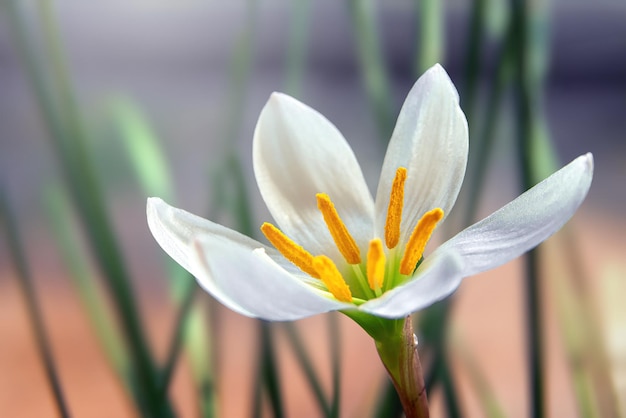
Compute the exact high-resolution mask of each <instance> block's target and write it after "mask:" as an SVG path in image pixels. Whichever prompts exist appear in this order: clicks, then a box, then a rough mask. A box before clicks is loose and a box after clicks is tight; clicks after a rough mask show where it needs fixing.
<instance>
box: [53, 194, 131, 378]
mask: <svg viewBox="0 0 626 418" xmlns="http://www.w3.org/2000/svg"><path fill="white" fill-rule="evenodd" d="M44 208H45V209H46V213H47V214H48V216H49V220H50V222H49V225H50V228H51V229H52V232H53V236H54V238H55V240H56V243H57V248H58V249H59V250H60V251H61V255H62V257H63V260H64V262H65V265H66V266H67V267H68V269H69V272H70V274H69V277H70V279H71V281H72V284H73V285H74V288H75V289H76V291H77V293H78V295H79V297H80V300H81V303H82V305H83V309H85V311H86V312H87V318H88V319H89V322H90V324H91V327H92V329H93V330H94V331H95V333H96V336H97V338H98V341H99V343H100V345H101V347H102V348H103V350H104V353H105V355H106V357H107V360H108V361H109V363H110V364H111V366H112V367H113V369H114V370H115V371H116V372H117V374H118V376H120V377H121V378H122V380H123V382H124V384H125V386H126V388H127V389H128V390H130V389H131V388H132V387H133V383H132V379H133V378H132V377H131V375H132V372H131V369H132V368H131V367H130V364H129V363H130V360H129V358H128V353H127V350H126V347H125V346H124V342H123V340H122V338H121V336H120V334H119V331H118V329H117V326H116V324H115V322H114V320H113V318H111V315H110V313H109V311H108V309H107V306H106V302H105V301H104V299H103V298H102V295H101V294H100V293H99V292H98V286H97V283H96V282H95V280H94V272H93V271H92V270H91V268H90V266H89V264H88V263H87V261H86V260H87V255H86V254H85V253H84V250H83V249H82V248H81V247H80V246H79V245H77V237H76V235H75V225H74V224H73V222H72V220H71V217H70V214H71V213H72V210H71V208H70V206H69V202H67V198H66V196H65V194H64V193H63V190H62V189H61V187H60V185H53V186H48V187H46V189H45V193H44Z"/></svg>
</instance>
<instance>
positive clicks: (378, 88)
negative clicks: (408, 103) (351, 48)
mask: <svg viewBox="0 0 626 418" xmlns="http://www.w3.org/2000/svg"><path fill="white" fill-rule="evenodd" d="M348 4H349V6H350V7H349V9H350V16H351V18H352V24H353V27H354V33H355V38H356V39H355V40H356V43H357V49H358V53H359V59H360V61H361V71H362V72H363V77H364V79H365V91H366V93H367V96H368V101H369V102H370V105H371V107H372V109H373V111H374V117H375V119H376V126H377V128H378V131H379V135H380V138H381V140H383V141H385V142H386V141H388V140H389V138H390V137H391V131H392V130H393V123H394V118H393V109H394V106H393V100H392V96H391V86H390V82H389V76H388V74H387V70H386V68H385V65H384V60H383V56H382V52H381V50H380V48H381V46H380V40H379V33H378V30H377V27H376V22H375V10H374V7H375V4H374V2H373V1H372V0H349V2H348Z"/></svg>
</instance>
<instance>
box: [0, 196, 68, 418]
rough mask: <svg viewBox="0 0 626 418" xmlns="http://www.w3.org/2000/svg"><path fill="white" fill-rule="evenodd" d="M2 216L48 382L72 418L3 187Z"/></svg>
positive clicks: (60, 408)
mask: <svg viewBox="0 0 626 418" xmlns="http://www.w3.org/2000/svg"><path fill="white" fill-rule="evenodd" d="M0 219H2V220H4V227H5V231H6V235H7V242H8V244H9V250H10V252H11V256H12V257H13V261H14V263H15V268H16V269H17V275H18V278H19V284H20V287H21V289H22V292H23V294H24V298H25V300H26V307H27V309H28V313H29V316H30V320H31V322H32V326H33V328H34V331H35V340H36V343H37V349H38V350H39V355H40V356H41V359H42V361H43V365H44V369H45V371H46V377H47V378H48V383H49V384H50V388H51V389H52V395H53V397H54V400H55V403H56V406H57V409H58V411H59V415H60V416H61V417H63V418H69V416H70V412H69V409H68V408H67V404H66V402H65V398H64V396H63V390H62V389H61V382H60V380H59V375H58V373H57V371H56V367H55V364H54V358H53V356H52V350H51V348H50V342H49V341H48V336H47V335H46V329H45V325H44V321H43V314H42V312H41V310H40V308H39V303H37V296H36V295H35V286H34V285H33V279H32V277H31V274H30V271H29V270H28V263H27V261H26V257H25V255H24V249H23V246H22V243H21V241H20V236H19V233H18V231H17V220H16V218H15V216H14V214H13V211H12V210H11V208H10V207H9V202H8V200H7V198H6V196H5V194H4V190H0Z"/></svg>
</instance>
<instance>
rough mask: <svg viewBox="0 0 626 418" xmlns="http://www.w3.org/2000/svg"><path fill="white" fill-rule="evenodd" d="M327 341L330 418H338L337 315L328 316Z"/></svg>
mask: <svg viewBox="0 0 626 418" xmlns="http://www.w3.org/2000/svg"><path fill="white" fill-rule="evenodd" d="M328 339H329V340H330V364H331V367H332V395H331V402H330V411H329V414H328V416H329V417H330V418H339V413H340V411H341V330H340V323H339V319H338V317H337V315H335V314H332V313H330V314H328Z"/></svg>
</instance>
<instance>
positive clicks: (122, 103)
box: [109, 97, 174, 201]
mask: <svg viewBox="0 0 626 418" xmlns="http://www.w3.org/2000/svg"><path fill="white" fill-rule="evenodd" d="M109 108H110V112H111V115H112V118H113V123H114V125H115V126H116V127H117V128H118V129H119V133H120V135H119V139H120V142H121V144H122V146H123V147H124V149H125V150H126V152H125V155H126V156H127V157H128V158H129V159H130V166H131V167H132V169H133V171H134V172H135V175H136V176H137V179H138V180H139V185H140V186H141V189H142V190H143V191H144V192H145V193H146V194H147V195H148V196H159V197H161V198H162V199H164V200H166V201H172V200H174V189H173V187H172V184H171V180H170V179H171V178H172V177H171V174H170V169H169V164H168V163H167V158H166V157H165V155H164V153H163V151H162V149H161V146H160V143H159V140H158V138H157V136H156V134H155V133H154V132H153V130H152V127H151V126H150V124H149V123H148V121H147V119H146V117H145V116H144V115H143V114H142V112H141V110H140V109H139V108H138V107H137V106H136V105H135V104H134V103H133V102H131V101H130V100H129V99H126V98H123V97H117V98H116V99H115V100H113V101H111V103H110V106H109Z"/></svg>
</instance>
